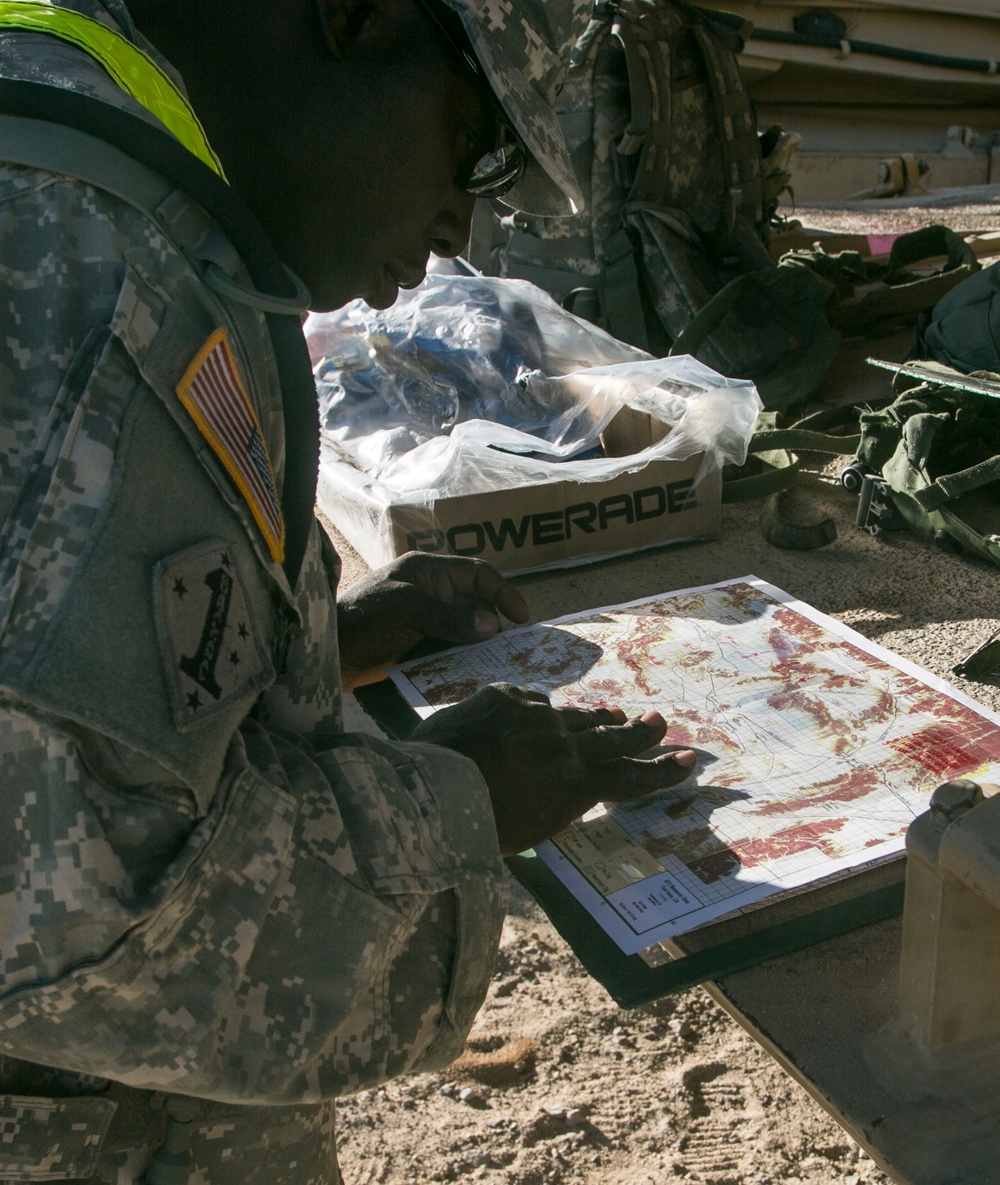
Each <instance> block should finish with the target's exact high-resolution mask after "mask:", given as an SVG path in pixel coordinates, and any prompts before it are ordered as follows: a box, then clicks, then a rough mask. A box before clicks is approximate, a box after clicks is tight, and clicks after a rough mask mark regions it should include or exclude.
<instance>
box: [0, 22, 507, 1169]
mask: <svg viewBox="0 0 1000 1185" xmlns="http://www.w3.org/2000/svg"><path fill="white" fill-rule="evenodd" d="M74 7H76V8H77V9H78V10H82V11H93V12H94V13H95V14H97V15H99V16H100V17H101V19H105V20H109V19H112V16H114V18H115V19H118V20H120V21H124V15H123V10H122V6H121V4H120V3H114V4H112V3H111V2H110V0H109V4H108V5H107V7H106V8H103V9H102V7H101V6H100V5H98V4H97V3H96V0H95V2H93V3H89V4H88V3H86V2H85V0H83V2H81V0H74ZM120 27H121V28H122V31H123V32H125V33H126V34H128V33H129V32H130V29H129V27H128V26H127V25H125V24H124V23H121V25H120ZM0 72H2V73H3V74H4V75H5V76H7V77H26V76H29V77H30V76H31V75H32V74H33V73H44V74H45V76H46V77H47V78H48V79H49V80H50V81H51V80H52V79H61V80H65V85H76V86H77V88H78V89H82V90H87V91H88V92H89V93H99V94H100V96H101V97H102V98H105V99H108V100H109V101H110V100H111V99H112V98H113V97H114V96H108V95H106V94H105V92H104V89H103V88H104V83H103V80H102V79H101V77H100V75H101V71H100V68H99V67H96V66H95V65H94V64H93V63H92V62H91V60H90V59H89V58H87V57H85V56H84V55H82V54H74V53H73V52H72V51H69V52H68V47H66V46H65V45H64V44H62V43H59V42H56V41H54V40H53V39H49V38H44V37H39V36H36V35H32V34H21V35H14V34H6V35H2V36H0ZM121 101H122V103H123V104H124V103H126V102H127V100H125V99H124V97H121ZM189 213H190V212H189ZM201 217H202V218H204V215H201ZM0 276H2V283H3V286H4V290H5V291H4V300H3V302H2V303H0V456H3V458H4V464H3V466H2V467H0V524H2V525H0V531H2V543H0V623H2V624H0V628H2V637H0V785H2V787H3V794H2V796H0V934H2V940H0V951H2V954H0V1181H25V1180H81V1179H88V1180H93V1181H95V1182H101V1183H102V1185H127V1183H131V1182H134V1181H136V1180H138V1179H139V1178H140V1177H141V1175H142V1174H143V1173H144V1172H145V1170H146V1167H147V1165H148V1164H149V1162H150V1157H151V1155H153V1152H154V1149H155V1148H157V1146H158V1145H159V1144H160V1142H161V1140H162V1139H163V1138H164V1136H165V1135H166V1136H167V1137H169V1138H170V1139H180V1140H181V1142H182V1143H183V1145H184V1147H185V1149H186V1151H185V1153H184V1155H185V1157H186V1158H187V1164H188V1178H187V1179H188V1180H189V1181H190V1182H191V1183H192V1185H229V1183H230V1182H231V1183H232V1185H237V1183H238V1185H273V1183H274V1182H276V1181H281V1182H283V1183H286V1185H306V1183H309V1185H313V1183H315V1185H320V1183H329V1182H335V1181H337V1180H338V1174H337V1169H336V1158H335V1150H334V1137H333V1106H332V1103H331V1101H330V1100H332V1099H334V1098H335V1097H337V1096H339V1095H343V1094H346V1093H350V1092H352V1091H357V1090H360V1089H363V1088H366V1087H368V1086H371V1085H373V1084H375V1083H377V1082H380V1081H383V1080H384V1079H386V1078H388V1077H391V1076H393V1075H397V1074H401V1073H405V1072H408V1071H412V1070H421V1069H428V1068H432V1067H436V1066H439V1065H443V1064H445V1063H447V1062H448V1061H450V1060H451V1059H452V1058H453V1057H454V1056H455V1055H456V1054H457V1053H458V1052H459V1050H460V1048H461V1046H462V1043H463V1041H464V1037H465V1034H466V1032H467V1030H468V1028H469V1026H470V1025H471V1022H472V1019H473V1017H474V1015H475V1013H476V1011H477V1009H478V1007H479V1005H480V1003H481V1002H482V999H483V997H484V995H485V991H486V987H487V983H488V980H489V975H490V970H491V965H492V958H493V953H494V950H495V947H496V943H497V940H498V937H499V928H500V924H501V919H502V914H503V906H504V901H503V881H502V864H501V862H500V858H499V855H498V851H497V845H496V838H495V832H494V829H493V823H492V813H491V810H490V806H489V799H488V795H487V791H486V788H485V785H484V783H483V782H482V779H481V777H480V775H479V773H478V771H477V770H476V769H475V767H474V766H473V765H472V764H471V763H470V762H469V761H467V760H466V759H465V758H463V757H460V756H458V755H457V754H454V753H451V752H449V751H446V750H442V749H438V748H436V747H433V746H427V745H419V744H413V745H390V744H388V743H387V742H381V741H378V740H376V739H374V738H370V737H364V736H352V735H347V734H344V733H343V731H342V719H341V704H340V691H339V673H338V662H337V638H336V613H335V602H334V593H335V586H336V581H337V578H338V575H339V564H338V561H337V559H336V556H335V555H334V554H333V552H332V549H331V548H330V547H329V545H328V543H326V541H325V539H324V538H323V537H322V534H321V532H320V530H319V528H318V526H317V525H316V524H314V525H313V531H312V536H311V539H310V545H309V549H308V551H307V555H306V559H305V562H304V565H303V570H302V574H301V576H300V578H299V581H298V585H297V587H296V588H295V589H294V590H293V589H290V588H289V587H288V584H287V581H286V579H285V576H284V572H283V570H282V568H281V566H280V564H279V563H277V562H276V561H275V560H274V559H272V556H271V553H270V550H269V547H268V542H267V540H266V538H265V536H264V534H263V533H262V530H261V526H260V522H259V519H258V518H257V517H255V513H254V511H255V504H258V505H256V508H257V509H258V510H259V503H260V500H261V499H262V498H263V497H264V495H263V494H259V493H255V492H254V488H253V487H252V484H248V483H247V481H246V480H242V481H241V480H238V478H242V479H246V478H247V477H248V475H249V477H250V478H252V477H253V473H252V472H251V470H250V469H249V468H244V470H242V471H241V470H240V469H239V467H236V468H235V469H233V468H232V467H227V465H226V464H225V463H224V460H223V458H222V456H221V454H220V453H219V452H218V451H217V449H216V448H215V446H214V445H213V444H212V441H211V439H210V433H209V431H208V428H211V423H208V421H205V420H204V418H203V421H202V422H199V421H198V420H197V419H196V418H195V417H194V416H193V415H192V414H191V412H190V411H189V409H188V408H187V407H186V406H185V405H184V404H183V403H182V401H181V399H180V398H179V395H178V388H179V386H181V382H182V379H183V378H184V376H185V373H186V372H188V371H189V368H190V367H191V366H192V363H193V362H194V361H195V360H196V359H197V358H198V356H199V352H200V351H202V350H203V348H204V347H205V345H206V343H208V342H209V341H210V340H211V339H213V335H216V334H218V333H219V331H220V330H221V331H223V332H224V334H225V336H226V340H227V342H228V343H229V345H230V347H231V349H232V355H233V358H234V360H235V367H236V371H237V374H236V378H235V379H231V380H228V384H229V385H228V386H226V384H225V383H224V384H223V394H224V396H225V397H226V398H227V399H229V400H230V404H229V406H230V407H231V408H232V407H237V406H238V404H237V403H236V402H235V401H237V400H238V399H239V398H241V397H245V399H246V400H247V403H246V407H247V408H249V409H250V410H247V411H246V412H245V418H248V419H252V420H254V421H255V422H256V425H257V426H258V429H259V439H258V440H256V441H255V442H253V448H252V449H251V450H250V452H251V454H252V460H253V464H254V466H255V467H256V469H255V472H256V473H257V475H258V477H261V478H262V480H263V478H267V479H269V480H270V481H271V482H273V486H274V488H275V491H276V492H277V493H278V494H280V489H281V482H282V470H283V457H284V444H283V437H282V432H283V420H282V411H281V400H280V392H279V390H278V387H277V377H276V369H275V367H274V363H273V357H272V356H271V352H270V344H269V341H268V339H267V336H266V332H265V328H264V323H263V319H262V318H261V316H260V314H258V313H253V312H252V311H251V312H248V310H247V309H246V308H245V307H244V308H242V309H240V310H237V309H235V308H234V307H231V306H230V305H228V304H223V303H222V302H221V301H220V299H219V298H218V297H217V296H215V295H214V294H213V293H212V292H210V291H209V290H208V289H207V288H206V287H205V285H204V284H203V283H202V281H201V276H200V272H199V270H198V269H197V268H196V267H195V266H194V265H192V263H191V262H190V261H189V260H188V259H187V258H186V256H185V254H184V252H183V251H182V250H181V249H180V247H179V246H178V244H177V242H176V241H175V239H174V238H173V237H172V234H171V230H170V227H169V225H167V224H165V223H160V222H153V221H152V220H151V219H150V218H149V217H147V216H146V215H145V214H143V213H142V212H141V211H139V210H137V209H135V208H134V207H132V206H131V205H128V204H127V203H125V202H124V201H122V200H120V199H118V198H115V197H112V196H111V195H109V194H107V193H105V192H103V191H102V190H100V189H97V188H94V187H93V186H90V185H87V184H84V183H82V182H80V181H75V180H73V179H72V178H67V177H63V176H58V175H54V174H52V173H48V172H44V171H41V170H38V169H31V168H25V167H20V166H15V165H0ZM241 393H242V394H241ZM251 411H252V416H251ZM206 424H208V428H206ZM247 464H248V465H249V462H247ZM265 487H266V481H265V482H264V484H263V486H262V487H261V488H265ZM46 1067H58V1068H57V1069H49V1068H46ZM81 1116H83V1118H81ZM105 1132H106V1135H105Z"/></svg>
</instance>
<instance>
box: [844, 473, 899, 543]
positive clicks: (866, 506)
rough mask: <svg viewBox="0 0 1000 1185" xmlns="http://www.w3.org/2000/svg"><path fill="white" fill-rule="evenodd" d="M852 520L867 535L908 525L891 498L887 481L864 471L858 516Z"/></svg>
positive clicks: (878, 533)
mask: <svg viewBox="0 0 1000 1185" xmlns="http://www.w3.org/2000/svg"><path fill="white" fill-rule="evenodd" d="M854 521H855V522H856V523H857V525H858V526H859V527H861V529H862V530H864V531H867V532H868V533H869V535H881V534H882V532H883V531H905V530H906V529H907V526H908V524H907V522H906V520H905V519H904V518H903V516H902V515H901V514H900V513H899V511H898V510H897V509H896V504H895V502H893V500H892V490H891V489H890V487H889V483H888V482H887V481H885V480H884V479H883V478H881V477H879V476H878V475H877V474H875V473H865V474H863V475H862V477H861V496H860V498H859V499H858V516H857V518H856V519H855V520H854Z"/></svg>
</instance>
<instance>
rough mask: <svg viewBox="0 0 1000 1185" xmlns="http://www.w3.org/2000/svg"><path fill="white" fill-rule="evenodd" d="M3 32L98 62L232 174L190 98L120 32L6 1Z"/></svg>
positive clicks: (36, 0)
mask: <svg viewBox="0 0 1000 1185" xmlns="http://www.w3.org/2000/svg"><path fill="white" fill-rule="evenodd" d="M0 29H21V30H24V31H25V32H30V33H46V34H48V35H49V36H50V37H58V38H59V39H60V40H62V41H68V42H69V43H70V44H71V45H75V46H76V47H77V48H78V49H82V50H83V51H84V52H85V53H88V54H90V56H91V57H92V58H93V59H94V60H95V61H97V62H99V63H100V64H101V65H102V66H103V67H104V69H105V70H106V71H107V72H108V74H110V75H111V77H112V79H114V81H115V83H116V84H117V85H118V86H119V87H121V89H122V90H123V91H125V93H126V94H128V95H131V96H132V98H133V99H135V101H136V102H137V103H138V104H139V105H140V106H142V107H145V108H146V110H147V111H149V112H150V113H151V114H152V115H155V116H156V118H157V119H158V120H159V121H160V123H162V124H163V126H164V127H165V128H167V129H168V130H169V131H170V132H172V133H173V135H174V136H176V137H177V139H178V140H180V142H181V143H182V144H183V145H184V147H185V148H186V149H187V150H188V151H189V152H192V153H194V155H195V156H196V157H198V159H199V160H200V161H202V162H203V163H204V164H206V165H208V167H209V168H210V169H212V171H213V172H215V173H217V174H218V175H219V176H220V177H221V178H222V179H223V180H225V179H226V174H225V172H224V171H223V168H222V162H221V161H220V160H219V158H218V157H217V156H216V155H215V152H214V151H213V149H212V146H211V144H209V142H208V137H207V136H206V135H205V129H204V128H203V127H202V126H201V121H200V120H199V119H198V116H197V115H195V113H194V109H193V108H192V106H191V104H190V103H189V102H188V101H187V98H186V97H185V96H184V95H183V94H182V93H181V91H180V90H178V88H177V87H176V86H175V85H174V83H173V81H172V80H171V79H170V78H169V77H168V76H167V75H166V74H165V73H164V72H163V71H162V70H161V69H160V67H159V66H158V65H157V64H156V62H154V61H153V59H152V58H151V57H150V56H149V54H148V53H146V52H145V51H144V50H141V49H140V48H139V47H138V46H137V45H133V44H132V42H131V41H128V40H127V39H126V38H125V37H122V36H121V34H120V33H116V32H115V30H114V29H109V28H108V26H107V25H103V24H101V22H100V21H96V20H94V19H93V17H89V16H85V15H84V14H83V13H81V12H74V11H73V9H71V8H55V7H53V6H52V5H51V4H49V3H48V2H47V0H0Z"/></svg>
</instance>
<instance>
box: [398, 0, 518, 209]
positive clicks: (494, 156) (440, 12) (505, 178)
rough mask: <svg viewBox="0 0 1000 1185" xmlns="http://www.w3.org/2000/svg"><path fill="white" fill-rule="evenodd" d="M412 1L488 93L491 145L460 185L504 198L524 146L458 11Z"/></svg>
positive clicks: (476, 192) (479, 193) (515, 175)
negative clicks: (491, 116)
mask: <svg viewBox="0 0 1000 1185" xmlns="http://www.w3.org/2000/svg"><path fill="white" fill-rule="evenodd" d="M415 3H416V5H417V7H418V8H419V9H420V11H421V12H422V13H423V14H424V15H425V16H426V17H427V18H428V19H429V20H430V21H431V22H432V23H433V24H434V26H435V27H436V28H437V30H438V32H439V33H440V34H441V35H442V37H444V39H445V41H447V43H448V45H449V46H450V48H451V49H452V50H453V51H454V53H455V54H456V55H457V56H458V58H459V59H460V61H461V62H462V65H463V66H464V67H465V69H466V70H467V71H468V73H469V74H471V75H472V77H473V78H474V79H475V81H476V82H477V84H478V85H479V88H480V90H482V91H484V92H485V94H487V95H488V96H489V99H490V102H491V105H492V107H493V111H494V116H495V119H496V125H497V135H496V140H495V142H494V145H493V148H491V149H490V151H489V152H486V153H484V154H483V155H482V156H481V157H480V158H479V159H478V160H477V161H476V162H475V163H474V164H473V165H472V167H471V168H470V169H468V170H465V171H463V174H462V175H461V176H460V178H459V184H460V185H461V186H462V188H463V189H466V190H468V192H469V193H471V194H473V195H474V196H475V197H481V198H499V197H503V195H504V194H505V193H509V192H510V190H511V189H513V187H514V186H515V185H516V184H517V182H518V181H519V180H520V179H521V174H522V173H523V172H524V166H525V159H526V153H525V150H524V146H523V145H522V144H521V141H520V139H519V138H518V135H517V133H516V132H515V131H514V129H513V128H512V127H511V126H510V124H509V123H508V122H507V118H506V116H505V115H504V114H503V112H502V110H501V108H500V105H499V103H498V102H497V100H496V97H495V96H494V94H493V88H492V87H491V86H490V84H489V80H488V79H487V78H486V75H485V73H484V72H483V68H482V66H481V65H480V64H479V59H478V58H477V57H476V55H475V54H474V53H473V51H472V46H471V45H470V43H469V39H468V37H467V36H466V33H465V29H464V27H463V25H462V20H461V17H459V15H458V13H457V12H455V10H454V9H452V8H449V7H448V6H447V5H445V4H442V3H440V2H439V0H415Z"/></svg>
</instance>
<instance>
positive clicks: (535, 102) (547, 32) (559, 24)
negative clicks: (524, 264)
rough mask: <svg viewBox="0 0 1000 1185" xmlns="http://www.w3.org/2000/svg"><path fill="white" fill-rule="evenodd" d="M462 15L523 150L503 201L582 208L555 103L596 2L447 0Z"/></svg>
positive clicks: (535, 207) (539, 210)
mask: <svg viewBox="0 0 1000 1185" xmlns="http://www.w3.org/2000/svg"><path fill="white" fill-rule="evenodd" d="M445 2H446V3H447V4H448V6H449V7H450V8H453V9H454V10H455V11H456V12H457V13H458V14H459V16H460V17H461V19H462V24H463V26H464V27H465V31H466V33H467V34H468V37H469V40H470V41H471V42H472V47H473V49H474V50H475V52H476V57H477V58H478V59H479V63H480V65H481V66H482V68H483V70H484V71H485V73H486V76H487V78H488V79H489V82H490V86H491V87H492V88H493V92H494V94H495V95H496V97H497V99H498V100H499V101H500V104H501V106H502V107H503V109H504V111H505V112H506V113H507V116H508V118H509V119H510V121H511V123H512V124H513V125H514V128H515V130H516V131H517V133H518V134H519V135H520V137H521V139H522V140H523V141H524V145H525V147H526V148H527V149H528V162H527V166H526V168H525V170H524V173H523V175H522V176H521V178H520V179H519V181H518V182H517V184H516V185H515V186H514V187H513V188H512V189H511V190H510V191H509V192H508V193H506V194H505V195H504V197H503V198H502V199H501V200H502V201H503V203H504V205H505V206H510V207H511V209H514V210H523V211H524V212H525V213H526V214H543V215H549V214H551V215H558V214H573V213H576V212H577V211H579V210H582V209H583V204H584V203H583V196H582V194H581V193H580V187H579V185H578V184H577V180H576V176H575V174H574V172H573V166H572V164H571V163H570V158H569V149H568V148H567V147H566V141H565V139H564V138H563V134H562V131H561V130H560V128H559V121H558V120H557V119H556V116H555V112H554V111H553V105H554V103H555V100H556V96H557V95H558V94H559V91H560V89H561V87H562V84H563V82H564V80H565V78H566V72H567V70H568V69H569V58H570V54H571V53H572V51H573V47H574V45H576V42H577V40H578V39H579V38H580V36H581V34H582V33H583V31H584V29H586V27H587V22H588V21H589V19H590V16H591V14H592V12H593V8H594V5H593V0H445Z"/></svg>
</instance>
